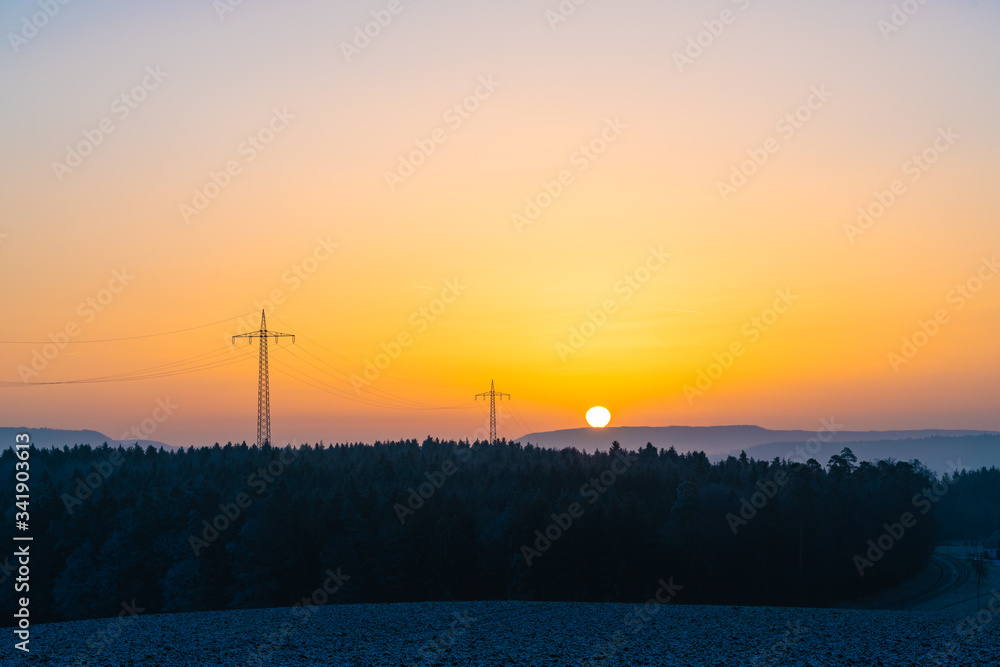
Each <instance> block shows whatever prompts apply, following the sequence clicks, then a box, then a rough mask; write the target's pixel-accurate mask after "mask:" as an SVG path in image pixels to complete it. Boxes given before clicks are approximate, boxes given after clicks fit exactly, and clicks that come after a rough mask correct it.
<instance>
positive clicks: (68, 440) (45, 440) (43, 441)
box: [0, 426, 175, 449]
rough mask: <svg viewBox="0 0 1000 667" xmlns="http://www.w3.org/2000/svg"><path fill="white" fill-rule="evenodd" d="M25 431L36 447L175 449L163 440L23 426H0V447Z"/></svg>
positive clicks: (2, 447)
mask: <svg viewBox="0 0 1000 667" xmlns="http://www.w3.org/2000/svg"><path fill="white" fill-rule="evenodd" d="M25 432H27V433H28V434H30V435H31V442H32V443H34V445H35V446H36V447H46V448H49V447H63V446H64V445H65V446H69V447H72V446H73V445H90V446H91V447H100V446H101V445H103V444H104V443H108V446H110V447H114V446H116V445H122V446H123V447H129V446H131V445H135V444H136V443H137V442H138V443H139V445H140V446H142V447H147V446H149V445H152V446H153V447H163V448H164V449H175V447H174V446H173V445H168V444H166V443H165V442H160V441H158V440H139V439H136V438H131V439H125V440H116V439H115V438H109V437H108V436H106V435H104V434H103V433H100V432H98V431H92V430H90V429H78V430H75V429H61V428H27V427H24V426H19V427H14V426H0V449H4V448H7V447H11V446H13V444H14V438H15V436H17V434H19V433H25Z"/></svg>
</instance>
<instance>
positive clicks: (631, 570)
mask: <svg viewBox="0 0 1000 667" xmlns="http://www.w3.org/2000/svg"><path fill="white" fill-rule="evenodd" d="M30 452H31V454H30V466H31V490H30V495H31V505H30V514H31V522H32V527H33V528H32V530H33V536H34V541H33V543H32V563H31V570H32V577H31V588H30V593H27V595H30V597H31V605H32V612H33V616H34V618H33V621H34V622H39V623H40V622H47V621H58V620H73V619H85V618H93V617H103V616H115V615H116V614H118V612H119V610H120V609H121V608H122V605H123V604H124V605H133V604H134V605H135V606H136V607H138V608H141V609H142V610H144V613H161V612H188V611H203V610H220V609H231V608H259V607H271V606H287V605H292V604H295V603H296V602H298V601H300V600H302V599H303V597H307V596H309V595H310V593H311V592H313V591H316V590H317V589H318V587H320V586H321V585H323V584H324V582H325V581H328V580H329V579H330V578H331V577H334V578H335V579H336V581H337V582H338V588H337V592H336V594H334V595H331V596H330V598H329V600H328V601H326V603H329V604H342V603H359V602H399V601H424V600H566V601H619V602H641V601H645V600H647V599H649V598H650V597H651V596H652V594H653V593H654V592H655V591H657V590H658V588H660V587H661V582H666V583H667V584H669V585H670V586H671V587H672V591H673V592H674V593H675V594H676V595H675V597H674V599H673V601H674V602H676V603H681V604H685V603H686V604H741V605H796V606H826V605H829V604H830V603H831V602H832V601H834V600H836V599H846V598H853V597H856V596H860V595H864V594H867V593H871V592H873V591H876V590H878V589H880V588H882V587H885V586H888V585H891V584H893V583H896V582H898V581H900V580H902V579H905V578H907V577H910V576H913V575H914V574H916V573H918V572H919V571H921V570H922V569H923V568H924V567H925V566H926V564H927V561H928V559H929V557H930V554H931V552H932V551H933V549H934V546H935V545H936V544H937V542H938V540H939V539H942V538H945V537H952V538H965V537H969V536H980V535H983V534H986V533H989V532H990V531H992V530H994V529H996V528H997V527H998V525H1000V471H998V470H997V469H995V468H994V469H990V470H986V469H983V470H980V471H973V472H959V473H956V474H954V475H945V476H944V477H942V478H940V479H939V478H937V477H936V476H935V475H934V474H933V473H931V472H930V471H928V470H927V469H926V468H924V467H923V466H922V465H921V464H919V463H918V462H910V463H906V462H897V461H880V462H877V463H865V462H862V463H858V462H857V460H856V459H855V457H854V455H853V454H852V453H851V452H850V450H849V449H844V450H843V451H842V452H841V453H840V454H837V455H834V456H832V457H830V459H829V461H828V462H827V464H826V465H823V464H820V463H819V462H817V461H815V460H813V459H809V460H808V462H805V463H794V462H790V461H784V460H779V459H775V460H773V461H756V460H753V459H750V458H747V456H746V455H745V454H744V455H742V456H740V457H729V458H728V459H726V460H724V461H720V462H718V463H716V464H712V463H710V462H709V460H708V458H707V457H706V456H705V455H704V454H703V453H688V454H679V453H677V452H676V451H675V450H674V449H673V448H670V449H657V448H656V447H654V446H653V445H651V444H650V445H647V446H646V447H645V448H643V449H641V450H639V451H625V450H623V449H621V448H620V447H619V446H618V444H617V443H612V444H611V446H610V447H609V448H608V449H607V450H602V451H598V452H596V453H592V454H586V453H581V452H579V451H577V450H575V449H565V450H549V449H541V448H537V447H533V446H531V445H528V446H522V445H521V444H519V443H517V442H513V443H510V442H505V441H500V442H497V443H487V442H471V443H470V442H468V441H459V442H455V441H440V440H437V439H432V438H430V437H428V438H427V439H426V440H425V441H423V442H422V443H421V442H419V441H417V440H405V441H399V442H376V443H374V444H360V443H356V444H338V445H332V446H331V445H324V444H323V443H319V444H316V445H301V446H298V447H285V448H277V447H270V446H264V447H257V446H247V445H246V444H245V443H241V444H232V443H229V444H226V445H224V446H220V445H219V444H216V445H215V446H213V447H204V448H192V449H178V450H165V449H154V448H152V447H147V448H146V449H142V448H140V447H138V446H133V447H131V448H120V447H119V448H109V447H108V446H107V445H105V446H103V447H96V448H92V447H90V446H75V447H72V448H69V447H64V448H62V449H58V448H56V449H31V450H30ZM15 463H16V457H15V454H14V452H13V451H12V450H6V451H4V452H3V454H2V456H0V475H3V478H4V479H8V480H13V479H14V475H15ZM13 494H14V492H13V483H11V484H4V485H3V498H4V507H5V508H6V511H5V513H4V517H3V522H4V524H5V526H6V528H7V532H8V534H10V533H12V532H13V531H14V512H15V511H16V509H17V508H15V507H14V498H13ZM11 562H14V559H13V558H8V559H7V560H6V562H5V563H4V569H3V574H2V575H0V576H2V577H3V578H10V577H13V576H15V575H14V574H13V572H14V570H13V569H12V568H11V567H10V565H9V564H10V563H11ZM0 595H2V596H3V598H4V604H6V605H8V606H7V608H13V607H14V599H15V596H20V595H25V593H15V592H14V590H13V586H11V585H9V582H8V585H5V586H3V587H2V594H0ZM8 623H9V621H8Z"/></svg>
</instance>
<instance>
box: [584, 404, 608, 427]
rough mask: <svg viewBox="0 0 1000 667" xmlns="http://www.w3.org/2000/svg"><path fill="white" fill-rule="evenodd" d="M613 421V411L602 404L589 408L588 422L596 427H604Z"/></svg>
mask: <svg viewBox="0 0 1000 667" xmlns="http://www.w3.org/2000/svg"><path fill="white" fill-rule="evenodd" d="M610 421H611V412H609V411H608V409H607V408H602V407H601V406H597V407H593V408H591V409H589V410H587V423H588V424H590V425H591V426H593V427H594V428H604V427H605V426H607V425H608V422H610Z"/></svg>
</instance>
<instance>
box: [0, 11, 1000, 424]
mask: <svg viewBox="0 0 1000 667" xmlns="http://www.w3.org/2000/svg"><path fill="white" fill-rule="evenodd" d="M390 5H392V7H394V8H395V9H398V12H397V13H395V14H392V13H391V12H390V14H389V15H390V16H391V20H388V19H386V16H387V15H386V13H385V12H388V11H389V9H388V8H389V7H390ZM558 7H559V3H558V2H555V1H554V0H553V2H549V3H544V2H542V3H538V2H527V1H526V0H517V1H513V2H507V3H502V4H487V5H483V4H482V3H460V2H455V1H453V0H420V2H409V1H408V0H402V1H401V2H400V3H399V4H398V5H396V4H393V3H390V2H388V1H385V2H364V3H337V5H336V6H335V7H331V6H329V4H328V3H319V2H293V3H286V4H283V5H280V6H277V5H269V4H265V3H259V2H244V3H242V4H241V5H239V6H238V7H235V8H234V10H233V11H231V12H223V13H222V15H221V17H220V16H219V15H218V14H217V11H216V9H213V5H212V3H210V2H194V1H193V0H192V1H189V2H179V3H172V4H171V5H169V6H162V7H161V6H156V7H150V6H135V3H127V2H124V1H120V2H111V1H105V2H96V3H90V4H87V5H77V4H75V3H71V4H69V5H65V6H61V8H60V10H59V12H58V14H56V15H54V16H52V17H51V18H48V19H47V20H46V21H45V24H44V25H43V26H42V27H41V28H37V29H36V30H35V31H34V32H32V30H31V29H30V28H26V27H25V26H26V24H25V23H24V21H28V22H29V23H30V22H31V21H32V20H34V19H32V16H33V14H34V13H35V12H37V11H38V6H37V5H36V4H35V3H30V2H20V1H18V2H13V3H6V4H5V6H4V7H3V9H0V25H2V26H4V28H5V33H8V35H7V36H8V39H7V41H8V44H7V48H8V50H7V51H6V52H5V53H4V54H3V56H2V57H0V75H2V77H3V80H4V81H5V82H7V90H8V95H7V96H6V99H7V104H5V106H4V108H3V110H2V111H0V113H2V114H3V115H4V119H3V120H4V122H3V124H2V129H0V132H2V134H3V145H4V157H5V159H4V160H3V162H2V163H0V169H2V170H3V172H2V174H0V175H2V185H0V188H2V193H3V197H2V201H3V204H4V210H5V215H4V216H3V219H2V221H0V234H3V235H4V236H2V237H0V275H2V280H3V284H4V287H5V289H4V290H3V292H2V294H0V300H2V305H3V310H4V312H5V313H6V317H5V318H4V322H3V326H2V335H0V338H2V339H3V340H5V341H30V342H28V343H18V344H12V343H4V344H2V350H3V364H2V377H0V379H2V380H4V381H7V382H8V383H10V386H7V387H5V388H3V389H2V391H3V401H2V402H0V421H2V423H4V424H7V425H10V426H15V425H26V426H50V427H61V428H93V429H97V430H100V431H102V432H104V433H106V434H108V435H109V436H112V437H117V436H118V435H120V434H123V433H124V432H126V431H127V430H128V429H130V428H132V427H135V426H137V425H142V424H143V423H144V420H147V421H146V422H145V423H146V424H147V426H148V425H149V424H151V423H152V422H150V421H148V420H150V419H152V416H153V415H154V412H155V414H156V415H157V416H163V411H162V408H160V411H159V412H156V410H157V409H158V403H157V401H161V402H164V401H168V400H169V404H170V405H176V408H172V409H171V411H170V412H171V414H170V415H169V416H167V417H166V418H165V419H163V420H162V421H160V422H156V424H155V429H154V430H153V431H152V432H148V433H147V437H149V438H151V439H159V440H163V441H166V442H170V443H172V444H204V443H211V442H215V441H217V440H219V441H222V442H225V441H227V440H243V439H246V440H248V441H252V440H253V438H254V432H255V431H254V429H255V419H256V415H255V409H256V391H257V360H256V354H257V348H256V346H252V347H248V346H247V345H245V344H244V345H243V346H241V347H240V348H239V349H235V348H234V346H231V345H229V346H228V348H227V340H228V338H229V337H230V336H232V335H234V334H236V333H238V332H240V331H245V330H246V329H247V327H246V326H243V327H242V328H240V325H239V324H238V320H237V318H238V317H242V318H244V319H246V318H247V317H250V319H252V320H253V323H254V325H256V324H257V321H258V318H259V311H260V309H261V308H262V307H265V308H267V309H268V312H269V315H270V316H273V317H272V318H269V322H268V324H269V326H270V327H271V328H272V329H275V330H278V331H287V332H289V333H295V334H297V335H298V336H299V337H298V339H297V340H296V343H295V346H294V348H291V349H286V344H285V343H283V344H282V346H281V347H280V348H274V347H272V348H271V350H270V352H271V354H270V359H271V362H272V364H271V408H272V418H271V420H272V435H273V438H274V440H275V441H287V440H296V441H299V442H301V441H314V440H319V439H321V438H322V439H324V440H326V441H344V440H374V439H376V438H397V437H423V436H424V435H426V434H428V433H431V434H434V435H440V436H447V437H468V436H474V434H475V433H476V431H477V429H481V428H482V427H483V421H484V415H483V412H482V409H481V407H479V408H477V406H476V405H475V403H474V402H473V400H472V397H473V395H474V394H476V393H477V392H482V391H485V390H487V389H488V388H489V382H490V379H491V378H492V379H495V380H496V382H497V388H498V389H499V390H502V391H504V392H509V393H511V394H512V395H513V402H512V405H513V406H514V408H515V410H516V413H515V414H513V415H511V416H509V417H508V418H507V421H506V422H505V424H504V426H503V427H502V428H501V432H502V433H504V434H506V435H508V436H510V437H516V436H520V435H522V434H523V433H525V432H527V431H534V430H549V429H555V428H569V427H578V426H582V425H584V421H583V415H584V413H585V411H586V409H587V408H589V407H591V406H593V405H604V406H606V407H608V408H609V409H610V410H611V412H612V415H613V416H612V422H611V423H612V425H667V424H697V425H707V424H728V423H755V424H760V425H762V426H767V427H772V428H807V429H808V428H812V427H813V426H814V425H815V424H816V423H817V420H818V419H819V418H820V417H824V416H825V417H829V416H836V418H837V419H838V421H839V422H841V423H844V424H845V427H846V428H849V429H853V430H860V429H882V428H885V429H889V428H925V427H935V428H952V427H953V428H982V429H1000V417H998V413H997V411H996V409H995V400H996V399H995V397H996V396H997V394H998V390H1000V380H998V378H1000V372H998V371H1000V354H998V353H997V351H996V332H997V330H998V325H1000V280H990V279H991V278H993V277H994V276H993V274H994V273H995V272H996V271H997V269H996V268H994V265H993V258H996V257H998V255H1000V226H998V225H997V219H998V218H997V213H998V212H1000V195H998V192H1000V190H998V189H997V188H996V187H995V184H994V183H993V182H992V181H993V180H994V178H995V175H996V173H997V171H998V166H1000V165H998V158H997V155H998V154H1000V132H998V131H997V126H996V118H997V115H998V111H1000V92H998V88H997V86H996V85H995V82H996V80H997V74H998V67H1000V43H998V42H997V40H996V34H997V32H998V28H1000V12H998V9H997V8H996V7H995V6H990V5H989V4H988V3H978V4H974V3H967V2H960V1H958V0H955V1H943V2H937V3H927V4H925V5H921V6H920V9H919V11H918V12H917V13H915V14H914V15H912V16H910V17H908V18H907V20H906V21H905V23H902V24H901V25H899V26H893V27H899V29H898V30H893V29H891V28H889V27H887V26H890V25H892V24H891V23H885V21H891V20H892V3H888V2H886V3H882V2H877V3H871V2H861V1H860V0H852V1H849V2H845V3H839V4H837V5H835V6H834V5H829V4H820V3H792V2H784V3H778V4H775V3H760V5H759V6H758V4H757V3H756V2H751V1H748V0H738V1H731V2H727V1H720V2H715V3H711V4H710V5H706V4H704V3H696V2H693V0H692V1H688V2H680V3H671V4H670V6H669V7H666V6H663V4H662V3H653V2H645V1H638V0H632V1H626V2H619V3H601V2H591V3H587V4H585V5H584V6H582V7H579V8H578V9H577V11H576V12H575V13H573V14H572V15H571V16H567V17H559V18H566V20H565V21H561V20H559V18H553V16H554V15H553V14H547V13H546V12H552V11H558ZM372 12H375V14H374V18H373V14H372ZM723 12H726V13H725V14H724V13H723ZM25 17H27V18H25ZM379 19H381V20H382V22H383V23H385V25H384V26H378V25H377V24H372V25H369V26H368V29H369V31H370V32H371V33H373V34H374V33H377V34H376V36H375V37H372V38H370V40H369V41H368V43H367V44H366V45H364V46H363V48H362V47H360V46H358V44H365V42H364V40H360V39H359V40H358V41H357V42H356V43H354V45H353V46H352V42H353V41H354V40H355V38H356V35H357V32H356V31H355V28H358V29H359V30H361V31H363V30H364V29H365V27H366V23H369V22H371V21H377V20H379ZM706 22H707V23H706ZM880 22H881V23H880ZM897 22H899V21H898V17H897ZM713 32H714V33H717V34H713ZM11 34H14V35H17V36H16V37H13V38H12V37H11V36H10V35H11ZM26 34H31V35H33V36H31V37H30V38H28V37H25V35H26ZM699 41H700V42H701V43H702V46H697V44H698V42H699ZM344 44H347V45H348V46H346V47H345V46H344ZM692 44H694V45H695V46H692ZM345 54H346V55H345ZM456 105H457V106H456ZM80 153H86V154H85V155H80ZM411 167H412V169H411ZM536 207H537V208H536ZM859 209H862V210H867V211H868V212H869V215H870V216H871V217H869V218H861V219H860V222H859ZM880 211H881V212H880ZM984 259H985V260H986V261H985V263H984ZM115 272H118V274H119V275H120V276H122V272H124V275H123V276H122V277H120V278H118V279H115V275H116V273H115ZM111 288H114V290H115V291H116V292H117V293H115V292H114V291H112V290H111ZM102 290H107V291H106V292H102ZM442 297H446V300H447V301H448V303H445V300H442V301H436V300H437V299H441V298H442ZM88 299H96V300H97V302H96V304H97V306H99V307H100V312H98V310H97V308H96V307H94V306H88V305H87V300H88ZM102 299H103V300H104V301H105V303H103V304H102V303H101V302H100V301H101V300H102ZM275 299H277V301H280V303H275V302H274V301H275ZM421 309H424V311H423V312H422V311H421ZM779 310H780V311H781V312H779ZM225 318H232V319H230V320H228V321H222V320H224V319H225ZM921 322H923V325H921ZM209 323H215V324H211V325H210V326H202V325H207V324H209ZM67 327H69V328H70V330H71V331H75V332H76V333H74V334H71V335H67V338H69V339H71V340H72V341H74V342H73V343H71V344H67V345H65V347H64V348H62V349H58V346H57V348H55V349H54V348H49V349H48V352H49V353H52V354H51V356H52V357H53V358H52V359H44V358H43V357H40V356H36V355H35V353H36V352H38V355H42V354H43V353H44V352H45V349H44V345H43V344H42V342H43V341H46V340H50V336H53V337H55V338H57V339H58V338H59V337H60V335H59V332H65V331H66V330H67ZM190 327H199V328H195V329H192V330H190V331H185V332H183V333H177V334H171V335H165V336H158V337H151V338H135V339H130V340H123V341H117V342H109V343H81V342H79V341H84V340H94V339H107V338H132V337H136V336H144V335H147V334H156V333H161V332H169V331H175V330H178V329H187V328H190ZM925 331H926V332H932V334H933V335H930V334H927V333H924V332H925ZM401 336H402V340H403V341H407V342H406V344H405V345H400V347H399V350H398V355H397V354H395V348H394V343H393V341H396V342H397V343H398V342H399V341H400V337H401ZM914 337H915V338H916V340H914ZM904 338H905V339H907V341H909V343H904ZM910 344H912V345H913V347H912V349H911V348H910V347H908V345H910ZM386 349H388V351H389V352H391V353H393V354H394V355H395V356H394V358H391V359H389V358H388V357H385V358H379V357H378V355H379V354H380V353H383V352H384V350H386ZM733 350H737V351H738V353H737V354H733ZM213 354H216V356H210V355H213ZM197 355H206V356H205V357H203V358H201V361H233V362H234V363H232V364H231V365H221V364H219V365H217V366H216V367H212V368H208V369H206V370H203V371H202V372H198V373H181V374H177V375H170V376H163V377H155V378H148V379H143V380H138V381H133V382H101V383H93V384H63V385H42V386H28V385H25V384H23V381H24V380H28V381H29V382H55V381H64V380H74V379H81V378H94V377H99V376H101V377H103V376H112V375H118V374H123V373H131V372H134V371H140V370H142V369H147V368H151V367H156V366H161V365H164V364H177V365H175V366H170V367H167V368H166V369H164V370H178V371H185V370H191V369H192V368H193V367H194V366H196V365H197V363H198V361H199V360H198V359H196V360H193V361H184V360H190V359H191V358H193V357H196V356H197ZM729 355H732V358H731V359H730V358H729ZM894 355H895V356H894ZM33 359H34V364H35V365H34V367H32V363H33ZM387 360H388V361H389V363H388V364H387V365H386V364H385V363H384V362H386V361H387ZM366 362H371V363H372V364H374V363H376V362H380V363H382V364H383V365H385V368H383V369H379V370H378V373H377V375H376V374H375V373H374V371H371V370H369V377H368V378H365V377H364V368H365V364H366ZM713 364H717V366H713ZM285 373H288V374H285ZM147 375H149V373H147ZM352 376H355V379H353V380H352ZM373 376H374V377H373ZM296 378H297V379H296ZM357 378H361V380H363V382H362V381H359V380H358V379H357ZM320 383H328V384H320ZM404 408H406V409H404ZM430 408H436V409H430ZM147 431H148V429H147Z"/></svg>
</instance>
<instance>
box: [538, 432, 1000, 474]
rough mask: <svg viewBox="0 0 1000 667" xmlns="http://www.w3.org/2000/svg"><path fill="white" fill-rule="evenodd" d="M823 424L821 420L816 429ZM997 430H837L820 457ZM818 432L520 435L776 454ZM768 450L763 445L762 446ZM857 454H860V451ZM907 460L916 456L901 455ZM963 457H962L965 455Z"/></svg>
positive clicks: (562, 443) (577, 443) (598, 444)
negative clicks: (859, 447) (862, 446)
mask: <svg viewBox="0 0 1000 667" xmlns="http://www.w3.org/2000/svg"><path fill="white" fill-rule="evenodd" d="M819 428H821V427H820V426H819V425H817V431H818V430H819ZM984 434H988V435H997V436H1000V434H998V433H997V432H995V431H958V430H956V431H949V430H944V429H927V430H918V431H837V432H836V434H835V435H833V437H832V438H831V439H830V441H829V442H827V443H824V445H823V449H822V450H821V455H823V456H825V458H823V459H820V458H817V459H816V460H818V461H820V462H821V463H826V461H827V460H828V459H829V458H830V456H831V455H832V454H836V453H839V452H840V449H841V447H842V445H841V447H836V448H834V445H835V444H839V443H848V442H877V441H881V440H914V439H925V438H948V437H960V436H970V435H984ZM815 437H816V431H775V430H771V429H766V428H761V427H760V426H610V427H608V428H603V429H595V428H574V429H565V430H561V431H547V432H543V433H529V434H528V435H525V436H523V437H521V438H519V440H520V441H521V442H523V443H529V442H530V443H531V444H533V445H538V446H541V447H546V448H551V449H564V448H566V447H576V448H577V449H580V450H583V451H587V452H592V451H594V450H595V449H607V448H608V446H610V444H611V442H612V441H614V440H617V441H618V442H619V443H621V445H622V447H624V448H626V449H639V448H641V447H645V446H646V443H647V442H651V443H653V445H655V446H656V447H658V448H660V447H664V448H666V447H675V448H676V449H677V451H679V452H691V451H701V452H705V453H706V454H708V455H709V456H720V455H722V456H725V455H727V454H730V453H735V454H739V452H740V450H747V454H748V455H749V454H750V451H749V450H750V448H752V447H757V446H758V445H765V444H771V443H786V445H785V447H784V449H782V448H781V447H775V450H774V451H777V450H781V451H780V453H779V454H777V456H784V455H785V454H786V453H787V452H788V451H789V449H788V447H787V443H803V442H806V441H808V440H809V439H810V438H815ZM762 451H764V450H762ZM766 451H767V452H768V454H769V455H768V456H758V458H773V455H771V454H770V452H771V451H772V450H766ZM859 458H861V457H860V455H859ZM899 458H902V459H903V460H909V459H910V458H913V457H899ZM963 463H964V461H963ZM998 464H1000V459H998Z"/></svg>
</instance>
